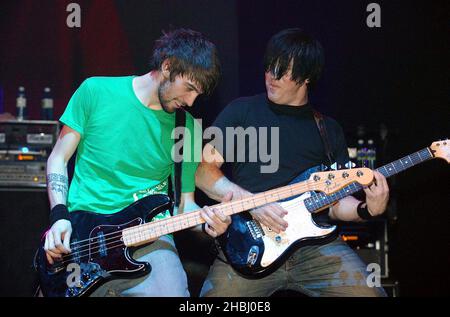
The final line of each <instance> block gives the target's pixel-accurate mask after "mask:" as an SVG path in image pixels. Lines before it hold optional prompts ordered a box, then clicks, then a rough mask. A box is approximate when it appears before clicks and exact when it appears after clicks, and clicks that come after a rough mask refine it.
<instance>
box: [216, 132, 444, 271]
mask: <svg viewBox="0 0 450 317" xmlns="http://www.w3.org/2000/svg"><path fill="white" fill-rule="evenodd" d="M433 158H442V159H445V160H447V162H450V141H449V140H444V141H439V142H434V143H432V144H431V146H430V147H427V148H424V149H422V150H420V151H417V152H415V153H413V154H411V155H408V156H405V157H403V158H401V159H399V160H396V161H394V162H392V163H389V164H387V165H384V166H382V167H380V168H378V169H377V171H378V172H380V173H381V174H383V175H384V176H385V177H389V176H392V175H395V174H397V173H399V172H401V171H403V170H406V169H408V168H410V167H412V166H414V165H417V164H419V163H422V162H425V161H428V160H430V159H433ZM319 169H320V168H319V167H313V168H311V169H308V170H307V171H305V172H303V173H302V174H301V175H299V176H298V177H297V178H295V179H294V180H293V181H292V182H291V184H296V183H299V182H302V181H304V180H305V179H308V178H310V175H311V174H312V173H315V172H317V171H318V170H319ZM300 184H301V183H300ZM363 185H364V184H362V183H361V182H359V181H358V182H357V183H352V184H350V185H348V186H345V187H344V188H342V189H340V190H338V191H334V193H330V192H327V191H322V192H320V193H318V192H314V191H309V192H306V193H303V194H302V195H301V196H295V197H290V198H288V199H284V200H281V199H280V202H279V203H280V205H281V206H282V207H283V208H284V209H286V210H287V211H288V214H287V215H286V216H285V217H284V218H283V219H284V220H286V221H287V222H288V224H289V226H288V228H287V230H286V231H284V232H282V233H280V234H277V233H275V232H274V231H272V230H271V229H270V228H268V227H266V226H264V225H262V224H260V223H259V222H258V221H256V220H254V219H252V217H251V215H250V214H249V213H241V214H237V215H233V216H232V223H231V225H230V226H229V227H228V231H227V232H226V233H224V234H223V235H222V236H220V237H219V238H218V241H219V243H220V246H221V249H222V250H223V252H224V254H225V257H226V258H227V260H228V262H229V264H230V265H231V266H232V267H233V268H234V269H235V271H237V272H238V273H239V274H241V275H243V276H244V277H247V278H261V277H264V276H267V275H269V274H270V273H272V272H273V271H275V270H276V269H277V268H279V267H280V266H281V265H282V264H283V263H284V262H285V260H286V259H287V258H288V257H289V256H290V255H291V254H292V253H293V252H294V251H295V250H297V249H298V248H299V247H301V246H304V245H310V244H324V243H327V242H328V241H330V240H332V239H335V237H336V235H337V230H336V226H319V225H317V224H316V223H315V222H314V220H313V214H314V213H316V212H318V211H321V210H323V209H325V208H327V207H329V206H331V205H333V204H334V203H336V202H337V201H338V200H340V199H342V198H344V197H346V196H349V195H351V194H353V193H355V192H357V191H359V190H361V189H362V188H363ZM291 186H294V185H291ZM277 200H278V199H277ZM271 201H273V200H271Z"/></svg>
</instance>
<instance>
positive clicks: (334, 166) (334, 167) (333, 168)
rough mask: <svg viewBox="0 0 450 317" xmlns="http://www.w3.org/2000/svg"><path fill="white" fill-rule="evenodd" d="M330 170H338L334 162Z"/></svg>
mask: <svg viewBox="0 0 450 317" xmlns="http://www.w3.org/2000/svg"><path fill="white" fill-rule="evenodd" d="M330 168H331V169H332V170H334V171H335V170H337V169H338V165H337V163H336V162H334V163H333V164H332V165H331V166H330Z"/></svg>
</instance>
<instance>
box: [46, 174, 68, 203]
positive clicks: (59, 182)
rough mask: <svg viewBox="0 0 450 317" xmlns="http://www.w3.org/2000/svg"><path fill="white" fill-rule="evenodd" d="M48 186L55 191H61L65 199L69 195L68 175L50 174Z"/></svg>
mask: <svg viewBox="0 0 450 317" xmlns="http://www.w3.org/2000/svg"><path fill="white" fill-rule="evenodd" d="M47 186H48V188H49V189H50V190H51V191H52V192H54V193H56V194H57V193H61V195H62V197H63V199H64V200H65V199H66V197H67V189H68V187H69V180H68V178H67V176H64V175H62V174H48V175H47Z"/></svg>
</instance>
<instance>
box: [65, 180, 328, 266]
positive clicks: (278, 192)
mask: <svg viewBox="0 0 450 317" xmlns="http://www.w3.org/2000/svg"><path fill="white" fill-rule="evenodd" d="M311 182H312V181H310V180H306V181H303V182H300V183H296V184H292V185H288V186H284V187H281V188H278V189H274V190H270V191H266V192H264V193H259V194H256V195H254V196H249V197H247V198H244V199H242V200H239V201H234V202H227V203H222V204H217V205H214V206H212V208H220V209H224V211H227V210H230V209H231V211H232V213H234V210H233V207H235V206H236V205H242V207H243V208H245V207H244V203H248V202H249V201H250V202H253V205H255V207H256V204H259V203H260V201H261V200H265V202H266V203H268V202H267V196H268V195H269V193H271V194H270V196H271V197H273V196H274V195H277V196H278V198H279V199H282V198H280V197H279V196H280V195H283V194H286V193H287V192H290V193H291V194H292V193H293V190H294V189H295V190H299V189H301V190H303V189H304V188H306V189H308V187H309V185H310V184H309V183H311ZM325 182H326V181H324V182H315V183H316V184H318V183H319V184H321V183H322V184H323V183H325ZM307 191H311V190H305V191H303V192H307ZM297 194H301V193H296V194H295V195H297ZM263 205H264V204H261V206H263ZM255 207H254V208H255ZM248 209H251V208H247V209H244V210H248ZM199 214H200V212H199V211H198V210H197V211H193V212H190V213H189V214H187V215H188V217H186V216H187V215H186V214H182V215H177V216H174V217H170V218H168V219H163V220H159V221H156V222H150V223H145V224H142V225H138V226H135V227H132V228H126V229H123V230H119V231H115V232H111V233H108V234H105V235H104V236H103V237H106V236H108V238H107V239H105V240H103V241H109V242H108V243H106V244H104V245H100V243H98V248H99V249H100V248H102V247H103V248H105V250H109V249H110V246H111V244H113V243H115V242H117V241H118V240H117V238H118V237H119V236H122V235H123V233H124V231H128V232H129V235H130V236H131V238H133V237H134V238H135V239H136V237H137V238H139V236H138V235H139V234H142V230H139V229H144V226H146V227H152V226H153V227H155V231H156V229H158V227H159V228H161V227H164V228H165V229H167V227H168V225H169V224H170V223H172V227H175V225H178V226H180V227H181V228H183V226H182V225H183V224H185V223H186V221H183V219H184V218H197V219H198V218H200V219H201V220H200V221H202V218H201V217H200V215H199ZM177 217H183V219H176V218H177ZM180 220H181V221H180ZM188 222H189V221H188ZM197 222H198V220H196V223H197ZM203 222H204V221H203ZM200 223H201V222H200ZM133 230H134V231H136V232H134V233H133V232H132V231H133ZM179 230H180V229H179ZM162 232H164V231H163V230H160V235H158V236H161V235H164V234H161V233H162ZM158 236H156V237H155V238H157V237H158ZM140 238H141V239H142V236H141V237H140ZM95 239H98V237H93V238H89V239H85V240H81V241H77V242H73V243H71V245H72V246H74V245H77V244H81V249H76V252H77V253H81V254H83V253H85V251H88V252H90V251H92V249H95V246H91V243H92V242H94V241H95ZM113 239H116V240H114V241H110V240H113ZM86 241H88V243H84V242H86ZM103 241H102V242H103ZM119 241H120V244H119V245H117V246H120V245H122V244H123V245H125V244H124V243H123V241H122V239H119ZM149 241H151V237H149ZM82 243H83V244H82ZM117 246H114V247H117ZM84 247H87V249H86V248H85V249H83V248H84ZM74 248H75V247H74ZM99 252H102V251H101V250H99V251H96V252H93V253H91V254H96V253H99ZM85 256H86V255H82V256H81V257H85ZM68 257H70V258H72V257H73V255H72V254H67V255H64V256H63V257H62V258H63V259H64V258H68ZM62 262H63V263H64V262H65V261H62Z"/></svg>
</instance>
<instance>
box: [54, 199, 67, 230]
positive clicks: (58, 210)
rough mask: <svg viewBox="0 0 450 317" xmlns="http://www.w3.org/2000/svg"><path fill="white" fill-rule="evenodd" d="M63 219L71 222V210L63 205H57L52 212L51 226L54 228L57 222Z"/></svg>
mask: <svg viewBox="0 0 450 317" xmlns="http://www.w3.org/2000/svg"><path fill="white" fill-rule="evenodd" d="M61 219H67V220H69V221H70V214H69V209H67V206H66V205H63V204H59V205H56V206H55V207H53V208H52V210H51V211H50V226H53V224H54V223H55V222H57V221H58V220H61Z"/></svg>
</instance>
